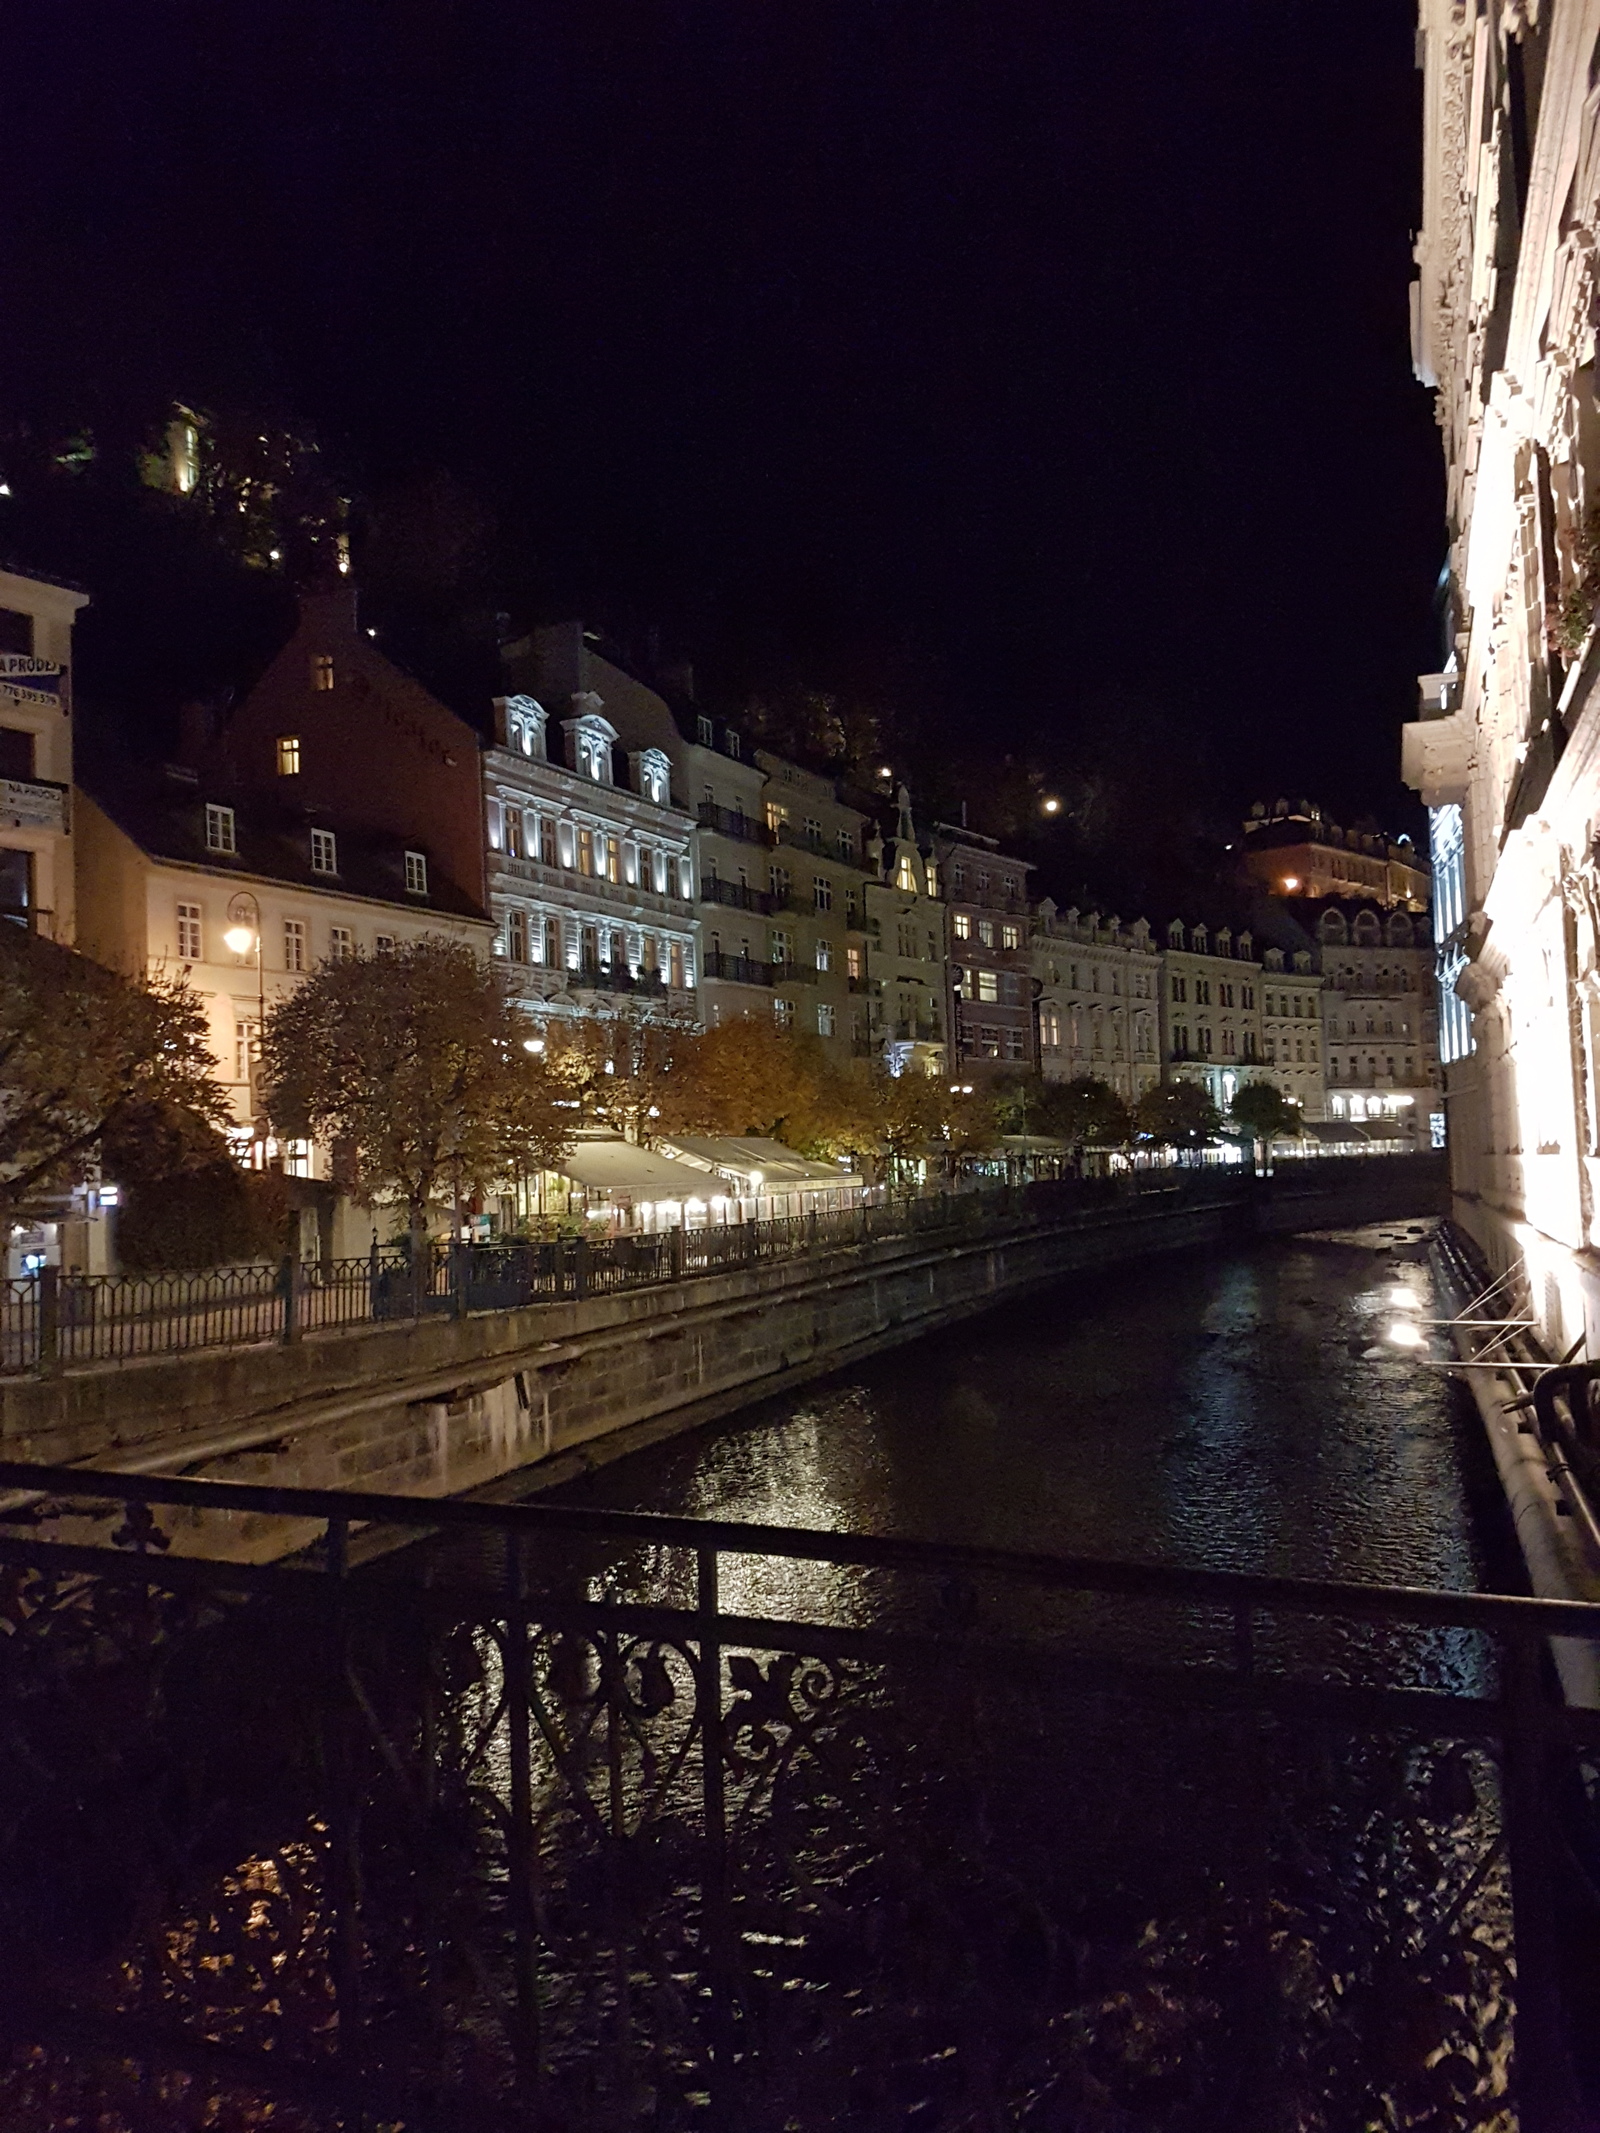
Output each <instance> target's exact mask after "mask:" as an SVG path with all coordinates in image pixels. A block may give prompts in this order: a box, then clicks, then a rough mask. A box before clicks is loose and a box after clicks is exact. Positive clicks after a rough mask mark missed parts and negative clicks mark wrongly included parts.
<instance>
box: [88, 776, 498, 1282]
mask: <svg viewBox="0 0 1600 2133" xmlns="http://www.w3.org/2000/svg"><path fill="white" fill-rule="evenodd" d="M76 843H77V851H76V860H77V877H78V879H77V893H78V946H79V947H80V948H81V949H82V950H83V951H84V952H85V953H86V954H89V955H92V956H94V957H95V958H96V959H97V960H98V961H100V962H102V963H105V964H107V965H109V966H110V967H111V968H112V969H117V970H123V971H126V972H128V973H129V974H130V975H132V974H139V973H145V972H149V973H152V974H154V973H165V974H167V975H169V976H170V975H174V974H177V973H182V974H183V975H184V976H186V977H187V978H188V980H189V982H190V984H191V985H192V986H193V987H194V989H195V990H196V992H198V994H199V995H200V998H201V1001H202V1003H203V1005H204V1008H205V1012H206V1016H207V1020H208V1023H209V1025H210V1027H209V1044H210V1049H211V1052H212V1054H213V1056H214V1057H215V1059H216V1061H217V1078H218V1080H219V1081H220V1082H221V1084H222V1086H223V1088H224V1089H225V1091H226V1093H227V1096H228V1100H229V1104H230V1107H231V1109H232V1112H233V1118H234V1126H233V1129H232V1138H233V1140H234V1144H235V1147H236V1150H237V1152H238V1153H239V1156H240V1159H241V1160H242V1161H245V1162H249V1163H252V1164H254V1165H256V1166H258V1167H259V1166H262V1165H264V1164H266V1163H268V1162H275V1161H281V1162H282V1164H283V1167H284V1169H285V1171H286V1173H287V1174H288V1175H290V1176H291V1177H301V1178H307V1179H326V1177H327V1175H328V1161H327V1151H326V1150H324V1149H320V1148H313V1147H311V1146H310V1145H309V1144H307V1143H291V1144H289V1145H288V1146H286V1147H284V1148H282V1149H280V1148H279V1147H278V1146H277V1145H276V1144H275V1143H274V1142H273V1141H272V1140H270V1139H269V1138H268V1135H267V1129H266V1123H265V1120H264V1118H263V1117H262V1110H261V1102H260V1092H259V1087H258V1058H259V1051H258V1047H259V1040H260V1031H261V1020H262V1014H263V1011H264V1010H267V1009H270V1008H271V1007H272V1006H273V1004H274V1003H275V1002H276V1001H279V1000H282V999H284V998H286V997H287V996H288V995H289V994H290V993H292V992H293V991H294V989H295V988H296V986H297V985H299V984H300V983H301V981H302V980H303V979H304V977H305V976H306V975H307V973H308V972H310V971H311V970H313V969H315V968H316V966H317V965H318V964H319V963H322V962H325V961H329V960H333V961H338V960H340V959H342V958H344V957H347V956H353V955H376V954H382V953H383V952H384V950H385V949H387V948H391V947H393V946H395V945H396V944H397V943H400V942H408V941H415V940H418V939H421V938H423V937H424V936H429V935H433V936H440V937H443V938H445V939H448V940H456V941H462V942H465V943H467V944H468V945H470V946H471V947H472V948H473V949H474V950H475V951H476V952H477V953H478V954H479V955H481V956H483V957H484V958H486V959H487V957H488V955H489V951H490V943H491V938H492V929H491V927H490V924H489V921H488V920H487V919H486V918H485V917H484V916H483V915H482V914H481V913H480V912H478V911H477V910H476V909H475V908H474V907H473V906H472V905H471V904H470V903H469V902H468V901H467V899H466V898H464V897H463V896H462V895H461V893H460V892H459V891H458V890H456V889H455V888H454V887H453V885H452V884H451V883H450V882H449V881H448V880H447V879H446V878H445V877H444V876H443V874H441V873H440V872H438V871H437V870H434V871H432V872H429V871H428V870H427V869H426V867H425V866H424V867H422V868H420V869H419V867H418V864H417V862H418V860H419V859H421V858H422V855H421V854H419V853H415V852H409V851H407V850H406V849H405V848H404V847H403V846H401V845H400V844H399V843H398V842H396V843H394V844H393V845H391V844H390V842H389V841H388V840H385V839H383V838H381V837H377V836H375V835H374V834H373V833H371V832H363V831H361V830H358V829H350V828H347V827H345V826H344V825H342V824H340V823H338V822H337V821H335V820H333V819H332V818H330V817H329V816H327V815H326V814H325V813H324V814H321V815H320V816H319V819H318V821H317V822H316V823H315V824H311V823H305V822H298V821H296V820H294V819H293V817H292V816H289V815H281V814H274V813H272V812H270V811H269V810H268V809H267V808H266V807H265V805H263V804H256V805H246V804H244V803H243V802H242V801H241V799H240V798H239V796H237V795H236V796H235V798H234V800H233V802H232V803H225V802H220V801H215V800H211V799H209V798H208V797H207V791H206V788H205V787H204V786H202V785H201V783H200V782H199V780H198V778H197V777H196V775H195V773H194V772H193V771H190V770H186V769H184V768H182V767H180V766H177V765H174V766H170V767H169V769H168V770H167V771H166V772H164V773H158V774H157V775H156V777H154V778H150V779H147V780H144V781H141V780H139V779H138V778H136V777H134V776H133V775H131V774H130V775H129V776H127V777H124V778H122V779H120V780H117V781H115V783H114V784H113V783H112V781H109V780H108V781H105V783H104V784H103V785H102V789H101V791H100V793H99V795H98V797H91V796H90V795H89V794H88V793H86V792H83V791H81V790H80V792H79V794H78V798H77V839H76ZM331 1207H332V1202H331V1195H330V1196H329V1214H330V1218H331ZM370 1226H371V1218H370V1216H369V1215H367V1214H365V1213H363V1214H360V1215H359V1216H352V1217H351V1218H350V1221H349V1223H348V1224H347V1227H349V1230H350V1234H349V1235H345V1236H341V1237H339V1238H337V1239H334V1240H332V1241H331V1243H330V1242H328V1240H325V1246H326V1248H331V1249H333V1250H335V1251H338V1252H344V1251H350V1252H356V1251H361V1250H365V1248H366V1244H367V1236H368V1231H369V1229H370Z"/></svg>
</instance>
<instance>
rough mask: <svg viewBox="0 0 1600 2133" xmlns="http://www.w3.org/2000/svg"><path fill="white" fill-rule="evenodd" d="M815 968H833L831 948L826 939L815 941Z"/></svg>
mask: <svg viewBox="0 0 1600 2133" xmlns="http://www.w3.org/2000/svg"><path fill="white" fill-rule="evenodd" d="M817 968H818V969H819V970H831V969H832V968H833V950H832V949H831V948H830V947H829V946H828V943H827V942H826V941H818V943H817Z"/></svg>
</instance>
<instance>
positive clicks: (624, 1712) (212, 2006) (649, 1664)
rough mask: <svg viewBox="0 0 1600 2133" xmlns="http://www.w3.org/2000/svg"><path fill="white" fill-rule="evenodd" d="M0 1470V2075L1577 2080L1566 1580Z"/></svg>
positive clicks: (1251, 2100)
mask: <svg viewBox="0 0 1600 2133" xmlns="http://www.w3.org/2000/svg"><path fill="white" fill-rule="evenodd" d="M0 1489H4V1490H6V1491H8V1492H9V1495H8V1497H7V1499H6V1516H5V1518H4V1519H3V1520H0V1573H3V1588H0V1589H3V1592H4V1595H5V1598H4V1601H3V1622H4V1627H5V1629H6V1632H7V1634H6V1635H4V1636H0V1697H3V1699H4V1706H5V1708H6V1710H7V1712H8V1741H9V1753H8V1757H7V1760H6V1769H5V1774H4V1780H3V1783H4V1804H5V1813H4V1815H3V1816H0V1887H3V1888H4V1889H5V1891H6V1899H5V1902H4V1903H3V1904H0V1974H4V1975H5V1976H6V1977H7V1978H8V1980H9V1981H10V1983H9V1984H8V1991H7V2006H6V2022H5V2031H4V2052H3V2053H0V2120H4V2121H5V2122H8V2123H9V2122H12V2121H13V2120H15V2122H18V2123H21V2122H24V2121H26V2122H34V2121H33V2119H29V2118H28V2115H27V2109H26V2108H24V2107H25V2106H26V2107H31V2108H32V2109H33V2112H34V2118H37V2119H39V2122H50V2123H76V2122H80V2120H81V2122H85V2123H87V2122H91V2121H92V2122H94V2123H100V2124H113V2123H114V2124H118V2125H120V2124H122V2123H124V2122H127V2123H129V2124H139V2125H145V2124H149V2125H165V2124H166V2123H168V2122H169V2121H168V2119H165V2118H162V2117H161V2116H160V2109H161V2108H167V2109H169V2110H171V2111H172V2112H173V2113H174V2114H176V2112H177V2106H178V2105H180V2104H185V2103H195V2104H196V2107H198V2103H199V2102H204V2103H205V2104H206V2107H207V2108H208V2109H210V2110H211V2111H212V2113H213V2114H214V2115H213V2117H212V2118H210V2119H206V2120H205V2121H204V2122H206V2123H213V2122H214V2123H239V2124H253V2123H260V2122H262V2120H263V2118H264V2117H265V2116H266V2115H268V2107H269V2106H270V2107H271V2112H272V2113H274V2114H276V2115H275V2116H274V2118H273V2122H274V2123H276V2122H279V2119H280V2118H281V2119H282V2120H283V2122H285V2123H292V2124H293V2125H294V2126H296V2127H297V2128H304V2129H306V2133H322V2129H323V2128H327V2129H328V2133H333V2128H334V2127H335V2126H340V2125H347V2124H349V2123H353V2122H361V2119H362V2114H365V2116H366V2121H367V2122H369V2123H374V2124H376V2123H390V2122H398V2123H403V2124H405V2125H407V2126H417V2127H429V2126H436V2127H439V2128H441V2129H442V2128H446V2127H458V2126H462V2125H469V2124H470V2125H472V2126H474V2127H480V2126H482V2127H493V2128H506V2129H508V2133H509V2129H519V2133H521V2129H526V2133H544V2129H547V2128H549V2127H552V2126H556V2125H559V2126H561V2127H563V2128H570V2129H572V2133H591V2129H592V2133H612V2129H620V2128H622V2127H625V2126H627V2127H634V2126H638V2125H639V2124H641V2123H649V2124H653V2125H657V2126H672V2127H683V2128H693V2127H699V2126H706V2127H715V2128H724V2129H729V2133H731V2129H734V2128H737V2129H739V2133H779V2129H781V2128H783V2127H785V2126H795V2125H800V2126H807V2127H809V2126H819V2125H850V2126H852V2127H855V2126H861V2127H864V2128H867V2129H869V2133H878V2129H888V2128H897V2129H898V2128H902V2127H904V2126H906V2125H919V2124H926V2125H928V2126H930V2127H934V2126H937V2127H940V2128H949V2129H955V2128H966V2127H969V2126H971V2127H976V2126H982V2125H1017V2126H1026V2125H1029V2124H1038V2125H1040V2126H1067V2125H1070V2126H1073V2127H1075V2128H1077V2127H1081V2128H1085V2129H1095V2133H1099V2129H1102V2128H1104V2129H1110V2128H1112V2127H1114V2126H1131V2125H1138V2126H1139V2127H1140V2128H1141V2129H1148V2133H1166V2129H1169V2128H1170V2129H1174V2133H1175V2129H1178V2128H1189V2127H1194V2126H1198V2125H1208V2126H1209V2125H1217V2126H1222V2125H1227V2126H1240V2127H1244V2126H1251V2127H1254V2126H1268V2125H1291V2124H1293V2125H1305V2126H1311V2125H1318V2126H1330V2127H1332V2126H1358V2125H1404V2124H1413V2125H1421V2124H1425V2123H1436V2124H1440V2125H1450V2126H1468V2125H1482V2126H1489V2125H1499V2124H1505V2125H1510V2124H1512V2123H1515V2124H1517V2125H1518V2126H1519V2128H1520V2129H1521V2133H1558V2129H1559V2133H1570V2129H1571V2128H1574V2127H1576V2126H1578V2125H1580V2124H1583V2123H1587V2122H1589V2121H1588V2119H1587V2118H1586V2117H1584V2116H1583V2115H1582V2113H1581V2110H1580V2108H1579V2101H1578V2099H1577V2098H1576V2093H1575V2089H1576V2084H1575V2081H1574V2076H1573V2073H1572V2068H1571V2059H1570V2053H1569V2049H1568V2046H1569V2017H1568V2014H1567V2012H1566V2008H1565V2003H1564V1998H1563V1995H1564V1991H1565V1990H1566V1984H1565V1980H1564V1972H1563V1941H1562V1931H1563V1919H1565V1920H1566V1923H1567V1930H1568V1931H1569V1932H1570V1933H1571V1934H1572V1936H1573V1938H1574V1940H1575V1942H1576V1943H1577V1944H1578V1945H1579V1948H1580V1952H1581V1948H1582V1945H1583V1944H1584V1943H1586V1942H1587V1943H1592V1938H1593V1932H1594V1922H1595V1899H1594V1895H1593V1866H1594V1859H1595V1851H1596V1846H1595V1822H1594V1809H1593V1793H1594V1772H1595V1768H1596V1765H1597V1761H1600V1714H1596V1713H1593V1712H1587V1713H1585V1712H1571V1711H1566V1710H1563V1709H1562V1708H1561V1707H1560V1706H1559V1704H1558V1703H1557V1702H1556V1701H1555V1700H1554V1699H1553V1698H1552V1697H1551V1696H1550V1695H1549V1694H1548V1693H1547V1682H1546V1668H1545V1650H1546V1645H1547V1641H1548V1640H1549V1639H1550V1638H1551V1637H1552V1636H1560V1637H1564V1638H1581V1639H1586V1640H1590V1641H1594V1640H1597V1639H1600V1608H1596V1607H1592V1606H1569V1605H1562V1604H1557V1603H1549V1602H1541V1601H1536V1600H1523V1599H1513V1598H1500V1597H1494V1596H1487V1595H1474V1594H1455V1593H1437V1592H1415V1591H1407V1590H1392V1589H1381V1588H1364V1587H1350V1586H1341V1585H1337V1584H1314V1583H1306V1582H1300V1581H1294V1580H1288V1579H1274V1578H1257V1577H1250V1576H1242V1575H1234V1574H1231V1573H1220V1572H1203V1571H1186V1570H1181V1569H1176V1568H1166V1567H1158V1566H1151V1565H1137V1564H1127V1563H1113V1562H1095V1561H1092V1560H1084V1559H1070V1558H1056V1557H1049V1556H1040V1555H1020V1554H1011V1553H1006V1552H1003V1551H997V1550H991V1549H985V1548H974V1547H934V1546H926V1545H923V1544H921V1543H916V1542H909V1541H899V1540H885V1539H871V1538H863V1537H852V1536H841V1535H837V1534H833V1533H826V1532H813V1531H792V1530H786V1529H782V1528H773V1527H766V1526H750V1525H738V1524H733V1523H729V1522H718V1521H707V1522H702V1521H695V1520H686V1519H677V1518H661V1517H652V1516H650V1515H648V1514H623V1513H609V1512H601V1511H593V1510H587V1509H583V1508H580V1507H575V1506H569V1505H560V1504H554V1503H539V1504H533V1505H521V1506H490V1505H482V1504H468V1503H458V1502H449V1501H446V1502H423V1501H420V1500H418V1499H414V1498H413V1499H403V1498H390V1497H382V1496H367V1495H356V1494H349V1495H346V1494H342V1493H332V1492H318V1491H303V1490H289V1489H270V1488H264V1487H250V1486H239V1485H233V1484H226V1483H216V1482H184V1481H168V1480H150V1479H147V1478H142V1477H141V1478H135V1477H127V1476H122V1475H110V1474H107V1475H100V1474H92V1473H86V1472H84V1471H82V1470H81V1469H59V1470H58V1469H47V1468H37V1467H26V1466H5V1467H0ZM262 1518H272V1519H277V1520H283V1519H288V1520H292V1521H294V1522H295V1523H296V1524H297V1526H298V1528H299V1530H300V1531H301V1532H302V1534H303V1536H304V1538H305V1540H306V1543H307V1549H306V1552H305V1554H304V1555H303V1556H302V1557H300V1558H299V1560H298V1561H297V1562H296V1563H293V1564H288V1565H282V1566H278V1567H273V1568H266V1567H255V1566H252V1565H250V1564H249V1563H247V1562H237V1563H227V1562H223V1561H219V1560H216V1559H214V1557H215V1555H216V1553H217V1552H219V1551H221V1550H222V1549H224V1548H230V1547H231V1548H235V1549H237V1548H239V1547H241V1546H243V1545H246V1544H247V1542H248V1538H249V1534H250V1532H251V1529H252V1525H253V1523H254V1522H257V1521H259V1520H260V1519H262ZM419 1538H420V1539H422V1541H423V1544H422V1545H421V1546H412V1547H402V1548H398V1549H397V1548H395V1546H394V1545H393V1544H395V1543H397V1542H402V1541H407V1540H410V1541H416V1540H418V1539H419ZM204 1551H209V1553H205V1552H204ZM363 1558H366V1560H365V1561H364V1562H363ZM1558 1892H1559V1904H1558ZM1580 1967H1581V1966H1580ZM1583 2019H1585V2015H1584V2010H1583V2009H1582V2008H1581V2007H1575V2008H1574V2010H1573V2014H1572V2017H1571V2020H1572V2022H1574V2023H1577V2022H1581V2021H1582V2020H1583ZM1590 2019H1592V2014H1591V2016H1590ZM41 2098H43V2099H47V2100H48V2103H49V2107H50V2108H51V2109H52V2110H54V2112H55V2113H56V2115H55V2117H54V2118H53V2119H50V2120H48V2121H45V2120H44V2119H42V2118H41V2117H40V2099H41ZM170 2122H171V2123H173V2124H174V2125H176V2124H178V2123H183V2124H188V2123H191V2122H193V2123H200V2122H202V2121H201V2119H200V2118H199V2117H192V2118H191V2117H180V2116H178V2115H173V2116H172V2117H171V2120H170Z"/></svg>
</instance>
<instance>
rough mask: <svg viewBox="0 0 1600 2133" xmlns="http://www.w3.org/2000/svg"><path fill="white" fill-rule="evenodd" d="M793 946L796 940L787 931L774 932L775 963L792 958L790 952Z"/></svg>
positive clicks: (773, 951) (773, 950)
mask: <svg viewBox="0 0 1600 2133" xmlns="http://www.w3.org/2000/svg"><path fill="white" fill-rule="evenodd" d="M793 947H794V942H793V940H792V939H791V937H790V936H789V935H788V934H787V933H783V932H774V933H773V935H772V961H773V962H774V963H787V962H788V961H789V960H790V953H791V950H792V949H793Z"/></svg>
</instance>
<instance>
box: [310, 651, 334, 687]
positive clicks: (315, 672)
mask: <svg viewBox="0 0 1600 2133" xmlns="http://www.w3.org/2000/svg"><path fill="white" fill-rule="evenodd" d="M311 686H312V688H313V689H331V688H332V687H333V654H332V653H331V652H315V653H313V654H312V658H311Z"/></svg>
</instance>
